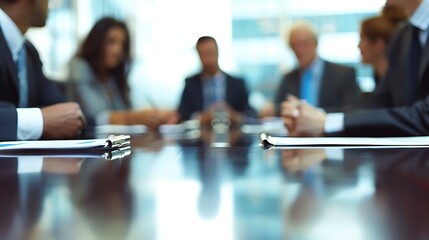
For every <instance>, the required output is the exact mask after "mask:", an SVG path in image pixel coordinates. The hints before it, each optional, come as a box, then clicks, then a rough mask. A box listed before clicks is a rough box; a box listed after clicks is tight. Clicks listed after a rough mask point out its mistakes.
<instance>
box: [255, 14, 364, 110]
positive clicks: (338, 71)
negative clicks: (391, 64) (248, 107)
mask: <svg viewBox="0 0 429 240" xmlns="http://www.w3.org/2000/svg"><path fill="white" fill-rule="evenodd" d="M288 44H289V46H290V47H291V49H292V50H293V52H294V54H295V56H296V58H297V60H298V66H297V67H296V68H295V69H293V70H292V71H291V72H289V73H287V74H286V75H285V76H284V77H283V80H282V82H281V83H280V86H279V88H278V90H277V93H276V94H275V102H274V104H272V103H270V104H267V106H266V107H265V108H264V109H263V110H262V111H261V112H260V116H261V117H269V116H278V115H279V108H280V103H281V102H282V101H284V100H285V99H286V97H287V96H288V95H289V94H292V95H294V96H297V97H299V98H301V99H305V100H306V101H307V102H309V103H311V104H313V105H314V106H317V107H320V108H322V109H324V110H325V111H328V112H332V111H340V110H345V109H351V108H352V107H354V106H356V104H357V103H358V100H359V96H360V89H359V86H358V84H357V82H356V74H355V70H354V68H352V67H347V66H343V65H339V64H335V63H331V62H328V61H325V60H323V59H322V58H320V57H319V56H318V55H317V44H318V36H317V33H316V30H315V29H314V27H313V26H312V25H311V24H310V23H308V22H305V21H298V22H296V23H295V24H294V25H293V26H292V27H291V29H290V32H289V38H288Z"/></svg>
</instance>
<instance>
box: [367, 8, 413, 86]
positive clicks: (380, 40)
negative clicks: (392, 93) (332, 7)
mask: <svg viewBox="0 0 429 240" xmlns="http://www.w3.org/2000/svg"><path fill="white" fill-rule="evenodd" d="M405 20H407V16H406V15H405V12H404V9H403V8H402V7H400V6H396V5H386V6H385V7H384V8H383V12H382V14H381V15H380V16H375V17H370V18H367V19H365V20H363V21H362V23H361V29H360V42H359V49H360V52H361V56H362V62H363V63H366V64H370V65H371V66H372V67H373V70H374V80H375V84H376V86H378V85H379V83H380V81H381V80H382V79H383V78H384V76H385V74H386V71H387V67H388V59H387V50H388V46H389V42H390V39H391V38H392V36H393V34H394V32H395V30H396V27H397V26H398V24H399V23H401V22H403V21H405Z"/></svg>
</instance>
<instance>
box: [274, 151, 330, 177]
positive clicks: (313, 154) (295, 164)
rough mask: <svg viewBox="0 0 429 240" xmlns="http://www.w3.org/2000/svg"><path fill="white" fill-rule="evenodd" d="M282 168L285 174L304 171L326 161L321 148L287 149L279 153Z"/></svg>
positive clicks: (324, 153) (324, 152)
mask: <svg viewBox="0 0 429 240" xmlns="http://www.w3.org/2000/svg"><path fill="white" fill-rule="evenodd" d="M281 154H282V166H283V168H284V169H285V170H286V171H287V172H296V171H304V170H306V169H307V168H310V167H311V166H312V165H314V164H318V163H320V162H322V161H323V160H325V159H326V157H327V156H326V151H325V149H322V148H309V149H287V150H283V151H282V152H281Z"/></svg>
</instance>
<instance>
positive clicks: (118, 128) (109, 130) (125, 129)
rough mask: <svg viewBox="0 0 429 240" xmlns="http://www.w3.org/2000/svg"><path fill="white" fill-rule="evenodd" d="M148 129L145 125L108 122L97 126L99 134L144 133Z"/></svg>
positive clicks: (96, 129) (96, 130)
mask: <svg viewBox="0 0 429 240" xmlns="http://www.w3.org/2000/svg"><path fill="white" fill-rule="evenodd" d="M147 131H148V128H147V127H146V126H145V125H117V124H106V125H99V126H96V127H95V132H96V133H97V134H143V133H146V132H147Z"/></svg>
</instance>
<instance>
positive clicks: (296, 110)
mask: <svg viewBox="0 0 429 240" xmlns="http://www.w3.org/2000/svg"><path fill="white" fill-rule="evenodd" d="M390 3H395V4H398V5H400V6H402V7H404V9H405V12H406V13H407V15H408V16H410V20H409V24H405V25H404V26H402V27H401V28H400V29H399V30H398V33H397V35H395V37H394V38H393V39H392V40H391V41H392V42H391V44H392V45H391V48H390V49H391V51H390V52H389V68H388V72H387V74H386V78H385V79H384V81H382V83H381V85H380V87H379V89H378V91H377V94H376V96H375V102H376V104H377V106H379V108H377V109H369V110H359V111H352V112H348V113H345V114H342V113H340V114H326V113H324V112H321V111H319V110H317V109H315V108H314V107H312V106H311V105H309V104H306V103H304V102H301V101H299V100H297V99H294V98H289V99H288V101H285V102H284V103H283V104H282V115H283V118H284V123H285V125H286V127H287V128H288V130H289V133H290V135H293V136H320V135H323V134H330V135H346V136H411V135H428V134H429V114H428V109H429V86H428V85H429V65H428V62H429V45H428V44H426V43H427V38H428V31H427V30H428V28H429V21H428V18H427V16H428V14H429V0H388V1H387V4H390ZM423 46H425V48H424V49H423ZM419 48H420V50H419ZM419 55H421V56H419Z"/></svg>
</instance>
